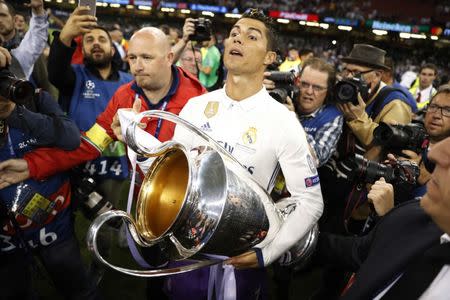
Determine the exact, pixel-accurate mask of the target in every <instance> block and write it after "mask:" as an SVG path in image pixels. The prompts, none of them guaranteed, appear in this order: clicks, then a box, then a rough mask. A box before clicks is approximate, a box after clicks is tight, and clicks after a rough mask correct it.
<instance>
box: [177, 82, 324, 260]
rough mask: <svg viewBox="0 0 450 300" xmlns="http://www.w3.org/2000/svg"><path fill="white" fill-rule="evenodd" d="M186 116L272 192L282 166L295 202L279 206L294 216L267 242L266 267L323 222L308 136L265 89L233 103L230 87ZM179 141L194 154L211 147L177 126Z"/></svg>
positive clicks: (191, 105)
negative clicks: (196, 151) (319, 220)
mask: <svg viewBox="0 0 450 300" xmlns="http://www.w3.org/2000/svg"><path fill="white" fill-rule="evenodd" d="M180 117H181V118H183V119H185V120H187V121H189V122H190V123H192V124H193V125H195V126H196V127H198V128H200V129H201V130H202V131H204V132H205V133H207V134H208V135H209V136H211V137H212V138H213V139H214V140H216V141H217V142H219V144H221V145H222V146H223V147H224V148H225V149H226V150H227V151H228V152H229V153H231V154H232V155H233V156H234V157H235V158H236V159H237V160H238V161H239V162H240V163H241V164H242V165H244V166H245V168H246V169H247V170H248V172H249V173H250V174H251V175H252V176H253V178H254V179H255V180H256V181H257V182H258V183H259V184H260V185H261V186H262V187H264V188H266V189H267V191H268V192H270V191H271V190H272V188H273V185H274V183H275V179H276V176H277V174H278V172H279V170H280V167H281V170H282V171H283V174H284V177H285V180H286V186H287V189H288V190H289V192H290V193H291V197H289V198H285V199H282V200H281V201H279V202H278V203H277V207H278V208H279V209H282V210H283V209H284V210H287V211H289V212H290V215H289V216H288V218H287V219H286V220H285V222H284V223H283V224H282V226H281V228H280V230H279V231H278V232H277V233H276V236H274V237H273V239H272V241H271V242H270V243H269V244H266V243H264V242H263V243H261V246H262V247H261V249H262V254H263V259H264V264H265V265H269V264H270V263H272V262H273V261H275V260H276V259H277V258H279V257H280V256H281V255H282V254H283V253H284V252H286V251H287V250H288V249H289V248H290V247H292V246H293V245H294V244H295V243H296V242H297V241H298V240H300V239H301V238H302V237H303V236H304V235H305V234H306V233H307V232H308V231H309V230H310V229H311V228H312V226H313V225H314V224H315V223H316V222H317V221H318V219H319V217H320V216H321V214H322V211H323V200H322V194H321V190H320V184H319V176H318V174H317V170H316V167H315V162H314V159H313V157H312V155H311V153H310V150H309V149H310V148H309V145H308V142H307V140H306V134H305V132H304V130H303V127H302V126H301V124H300V122H299V121H298V120H297V118H296V116H295V114H294V113H293V112H291V111H289V110H288V109H287V108H286V107H285V106H284V105H282V104H280V103H278V102H277V101H276V100H274V99H273V98H272V97H271V96H270V95H269V94H268V92H267V91H266V89H265V88H262V89H261V90H260V91H259V92H258V93H256V94H255V95H253V96H251V97H249V98H247V99H244V100H241V101H235V100H233V99H231V98H229V97H228V96H227V95H226V92H225V88H223V89H220V90H216V91H213V92H210V93H207V94H204V95H201V96H198V97H195V98H192V99H190V100H189V101H188V102H187V104H186V105H185V106H184V108H183V109H182V111H181V113H180ZM173 139H174V140H176V141H178V142H180V143H182V144H183V145H185V146H186V147H187V148H188V149H190V148H193V147H196V146H199V145H205V142H204V141H203V140H202V139H200V138H198V137H197V138H195V137H194V135H193V134H192V133H189V132H187V131H186V130H185V129H184V128H183V127H181V126H177V127H176V129H175V135H174V138H173ZM291 211H292V212H291ZM269 233H270V232H269ZM266 239H267V240H270V239H271V237H269V236H268V237H266ZM263 244H264V245H263Z"/></svg>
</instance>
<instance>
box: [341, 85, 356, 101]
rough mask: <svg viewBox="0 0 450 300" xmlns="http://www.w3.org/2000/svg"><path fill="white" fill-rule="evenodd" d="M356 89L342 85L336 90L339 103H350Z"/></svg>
mask: <svg viewBox="0 0 450 300" xmlns="http://www.w3.org/2000/svg"><path fill="white" fill-rule="evenodd" d="M356 94H357V93H356V89H355V87H354V86H352V85H351V84H347V83H342V84H341V85H339V87H338V89H337V93H336V96H337V99H338V100H339V101H341V102H350V101H352V100H353V99H354V98H355V97H356Z"/></svg>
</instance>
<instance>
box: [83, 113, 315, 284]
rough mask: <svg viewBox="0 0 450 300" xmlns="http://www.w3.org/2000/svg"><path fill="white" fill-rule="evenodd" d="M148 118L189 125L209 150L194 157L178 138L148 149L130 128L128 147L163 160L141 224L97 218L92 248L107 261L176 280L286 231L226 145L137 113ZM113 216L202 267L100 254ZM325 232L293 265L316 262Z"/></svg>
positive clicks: (297, 251) (148, 189) (293, 253)
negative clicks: (135, 262)
mask: <svg viewBox="0 0 450 300" xmlns="http://www.w3.org/2000/svg"><path fill="white" fill-rule="evenodd" d="M142 118H160V119H163V120H168V121H171V122H173V123H175V124H177V125H181V126H182V127H183V128H184V129H187V130H188V131H190V132H192V133H194V134H195V135H196V136H198V137H200V138H201V139H202V140H204V141H205V142H206V145H207V147H205V149H203V150H202V151H200V152H199V153H197V156H194V155H193V154H192V153H190V150H191V149H189V151H188V149H186V147H185V146H184V145H181V144H180V143H177V142H175V141H168V142H165V143H162V144H160V145H158V146H156V147H149V146H145V145H144V144H143V143H140V141H139V138H138V137H137V135H136V132H137V130H138V128H136V126H137V125H138V123H137V122H132V123H131V124H130V125H129V126H128V128H127V130H126V136H125V139H126V143H127V144H128V146H129V147H130V148H131V149H132V150H133V151H135V152H136V153H138V154H140V155H142V156H145V157H155V160H154V161H153V163H152V165H151V167H150V169H149V171H148V172H147V174H146V176H145V179H144V181H143V183H142V186H141V189H140V192H139V196H138V200H137V203H136V221H134V220H133V218H132V217H131V216H130V215H129V214H128V213H126V212H123V211H118V210H116V211H109V212H106V213H104V214H102V215H100V216H99V217H97V218H96V219H95V220H94V221H93V223H92V224H91V226H90V228H89V229H88V233H87V244H88V249H89V250H90V251H92V252H93V253H94V255H95V257H96V258H97V259H98V260H99V261H100V262H102V263H103V264H105V265H107V266H109V267H110V268H112V269H114V270H117V271H119V272H122V273H125V274H128V275H132V276H137V277H159V276H167V275H173V274H178V273H183V272H188V271H191V270H195V269H198V268H201V267H204V266H209V265H213V264H217V263H220V262H222V261H223V260H222V259H218V258H217V257H223V256H234V255H238V254H241V253H243V252H245V251H247V250H248V249H250V248H252V247H253V246H255V245H256V244H260V243H261V242H263V243H265V242H267V241H268V240H267V239H265V237H266V235H267V232H268V231H269V224H270V229H271V230H276V231H277V230H278V229H279V227H280V226H281V223H282V222H283V217H284V216H283V215H282V214H281V213H280V212H279V211H278V210H277V209H276V208H275V205H274V203H273V201H272V200H271V198H270V196H269V195H268V193H267V191H266V190H265V189H264V188H262V187H261V186H260V185H259V184H258V183H257V182H256V181H255V180H254V179H253V178H252V177H251V176H250V175H249V174H248V173H247V172H246V170H245V168H244V167H243V166H242V165H241V164H240V163H239V162H238V161H237V160H236V159H235V158H234V157H233V156H232V155H231V154H230V153H228V152H227V151H226V150H225V149H224V148H223V147H222V146H221V145H220V144H219V143H217V142H216V141H215V140H214V139H212V138H211V137H209V136H208V135H207V134H205V133H204V132H203V131H201V130H200V129H198V128H197V127H195V126H194V125H192V124H190V123H189V122H187V121H185V120H183V119H181V118H180V117H178V116H177V115H174V114H172V113H169V112H164V111H157V110H153V111H146V112H143V113H141V114H139V115H138V116H137V120H140V119H142ZM113 218H122V219H123V221H124V222H125V224H126V225H127V227H128V228H129V231H130V234H131V237H132V238H133V239H134V241H135V242H136V243H137V244H138V245H140V246H142V247H150V246H154V245H158V246H159V247H160V249H161V250H162V251H164V252H165V254H166V256H167V257H168V258H169V260H182V259H187V258H190V259H194V260H197V262H194V263H192V264H190V265H185V266H182V267H176V268H165V269H151V270H132V269H126V268H122V267H118V266H115V265H113V264H111V263H109V262H107V261H106V260H105V259H104V258H103V257H102V256H101V254H100V253H99V250H98V247H97V241H96V240H97V234H98V231H99V230H100V228H101V227H102V226H103V225H104V223H106V222H108V221H109V220H111V219H113ZM269 220H270V222H269ZM317 232H318V231H317V227H314V229H313V230H311V232H310V233H309V234H307V235H306V236H305V237H304V238H303V239H302V240H300V241H299V242H298V243H297V244H296V245H295V246H294V247H292V248H291V249H290V250H289V252H290V257H292V258H293V259H291V261H293V262H295V263H296V264H298V262H300V264H303V263H304V262H306V261H308V260H309V258H310V256H311V255H312V252H313V251H314V247H315V244H316V241H317ZM204 253H210V255H206V254H204ZM211 254H212V255H211ZM297 258H299V259H297Z"/></svg>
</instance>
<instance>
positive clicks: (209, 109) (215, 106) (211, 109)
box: [204, 101, 219, 119]
mask: <svg viewBox="0 0 450 300" xmlns="http://www.w3.org/2000/svg"><path fill="white" fill-rule="evenodd" d="M218 111H219V102H218V101H209V102H208V104H206V107H205V111H204V114H205V116H206V117H207V118H208V119H209V118H212V117H214V116H215V115H216V114H217V112H218Z"/></svg>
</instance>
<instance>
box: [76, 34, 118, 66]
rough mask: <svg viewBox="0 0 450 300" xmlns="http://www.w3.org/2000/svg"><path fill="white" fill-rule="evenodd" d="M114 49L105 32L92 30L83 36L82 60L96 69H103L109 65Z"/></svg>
mask: <svg viewBox="0 0 450 300" xmlns="http://www.w3.org/2000/svg"><path fill="white" fill-rule="evenodd" d="M113 55H114V47H113V46H112V45H111V41H110V39H109V37H108V35H107V34H106V32H105V31H103V30H101V29H93V30H92V31H91V32H89V33H86V34H85V35H84V36H83V56H84V59H85V60H87V61H88V62H89V63H91V64H93V65H94V66H96V67H99V68H103V67H106V66H108V65H109V64H110V63H111V60H112V57H113Z"/></svg>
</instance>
